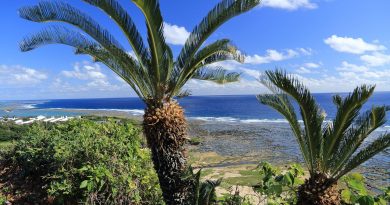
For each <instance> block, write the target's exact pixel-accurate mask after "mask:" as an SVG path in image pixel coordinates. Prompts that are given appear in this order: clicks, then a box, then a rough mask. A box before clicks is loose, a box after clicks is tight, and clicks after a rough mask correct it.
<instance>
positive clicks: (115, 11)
mask: <svg viewBox="0 0 390 205" xmlns="http://www.w3.org/2000/svg"><path fill="white" fill-rule="evenodd" d="M83 1H85V2H86V3H88V4H91V5H93V6H96V7H98V8H100V9H101V10H103V11H104V12H105V13H106V14H107V15H108V16H110V17H111V18H112V19H113V20H114V21H115V22H116V23H117V24H118V26H119V27H120V28H121V29H122V31H123V32H124V34H125V35H126V37H127V39H128V41H129V43H130V45H131V47H132V48H133V51H134V53H135V55H136V56H137V58H138V59H141V60H140V62H141V63H142V65H143V66H149V61H150V53H149V50H148V49H147V48H146V46H145V44H144V41H143V39H142V37H141V34H140V33H139V32H138V29H137V27H136V25H135V24H134V22H133V20H132V18H131V17H130V15H129V14H128V13H127V11H126V10H125V9H124V8H123V7H122V6H121V5H120V4H119V3H118V1H116V0H83Z"/></svg>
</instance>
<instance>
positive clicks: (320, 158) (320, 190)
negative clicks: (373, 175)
mask: <svg viewBox="0 0 390 205" xmlns="http://www.w3.org/2000/svg"><path fill="white" fill-rule="evenodd" d="M260 81H261V83H262V84H264V85H265V86H266V87H268V88H269V89H270V90H271V91H272V92H273V94H263V95H258V96H257V98H258V100H259V101H260V102H261V103H263V104H265V105H269V106H271V107H272V108H273V109H275V110H277V111H278V112H279V113H281V114H282V115H283V116H284V117H285V118H286V119H287V120H288V122H289V123H290V126H291V129H292V131H293V133H294V135H295V137H296V139H297V141H298V144H299V147H300V149H301V152H302V155H303V158H304V160H305V162H306V165H307V168H308V170H309V173H310V177H309V179H307V180H306V181H305V183H304V184H303V185H302V186H301V187H300V188H299V191H298V204H302V205H303V204H319V205H320V204H339V203H340V194H339V192H338V189H337V180H338V179H340V177H342V176H343V175H345V174H346V173H348V172H349V171H351V170H352V169H354V168H356V167H357V166H359V165H360V164H362V163H363V162H365V161H367V160H368V159H370V158H371V157H373V156H374V155H376V154H377V153H379V152H381V151H382V150H384V149H386V148H387V147H389V145H390V133H384V134H382V135H381V136H379V137H378V138H377V139H375V140H374V141H372V142H371V143H369V144H367V145H366V146H361V145H362V143H363V141H364V140H365V139H366V138H367V137H368V136H369V135H370V134H371V133H372V132H373V131H374V130H375V129H377V128H378V127H380V126H382V125H383V124H384V123H385V122H386V111H387V110H389V109H388V107H386V106H378V107H377V106H373V107H372V108H371V109H370V110H368V111H366V112H363V113H360V110H361V108H362V106H363V104H364V103H365V102H366V101H367V100H368V99H369V98H370V96H371V95H372V94H373V92H374V88H375V86H367V85H362V86H360V87H357V88H355V90H354V91H353V92H352V93H350V94H349V95H347V96H346V97H344V98H343V97H341V96H340V95H335V96H334V97H333V102H334V104H335V106H336V107H337V113H336V116H335V118H334V119H333V120H332V121H331V122H328V123H325V122H324V119H325V116H326V114H325V112H324V111H323V110H322V109H321V108H320V107H319V105H318V104H317V103H316V101H315V99H314V97H313V96H312V94H311V93H310V91H309V90H308V89H307V88H306V87H305V86H304V85H303V84H301V83H300V82H299V80H298V79H297V78H294V77H293V76H291V75H288V74H286V73H285V72H284V71H281V70H276V71H267V72H265V75H263V77H261V79H260ZM290 99H293V100H294V101H296V103H297V105H298V107H299V110H300V113H301V116H302V120H303V124H300V123H299V121H298V118H297V115H296V113H295V110H294V106H293V104H292V102H291V101H290Z"/></svg>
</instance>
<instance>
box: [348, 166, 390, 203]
mask: <svg viewBox="0 0 390 205" xmlns="http://www.w3.org/2000/svg"><path fill="white" fill-rule="evenodd" d="M341 181H342V182H343V184H344V186H345V189H343V190H342V191H341V199H342V202H343V204H348V205H353V204H360V205H386V204H388V203H390V186H389V187H387V188H386V189H383V190H382V191H383V193H382V194H380V195H377V196H373V195H372V194H370V192H369V191H368V190H367V188H366V185H365V179H364V177H363V176H362V175H361V174H358V173H351V174H349V175H347V176H344V177H343V178H342V180H341Z"/></svg>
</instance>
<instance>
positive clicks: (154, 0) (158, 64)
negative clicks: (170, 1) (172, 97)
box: [132, 0, 173, 98]
mask: <svg viewBox="0 0 390 205" xmlns="http://www.w3.org/2000/svg"><path fill="white" fill-rule="evenodd" d="M132 1H133V2H134V3H135V4H136V5H137V6H138V7H139V8H140V10H141V11H142V13H143V14H144V16H145V19H146V27H147V29H148V42H149V49H150V51H151V57H152V59H151V64H152V66H151V67H152V68H151V74H153V75H154V76H155V79H154V80H155V82H156V83H155V84H156V90H158V91H157V95H160V96H158V98H162V97H163V94H164V90H159V89H162V88H160V87H161V86H160V84H161V83H165V82H167V81H168V77H169V76H170V73H171V72H172V69H173V56H172V51H171V49H170V47H168V45H167V44H166V42H165V37H164V25H163V19H162V15H161V11H160V4H159V2H158V0H132Z"/></svg>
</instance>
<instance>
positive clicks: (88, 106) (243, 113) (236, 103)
mask: <svg viewBox="0 0 390 205" xmlns="http://www.w3.org/2000/svg"><path fill="white" fill-rule="evenodd" d="M342 95H346V94H342ZM314 96H315V98H316V100H317V102H318V104H319V105H320V107H321V108H322V109H324V111H325V112H326V114H327V117H326V120H331V119H332V118H333V117H334V116H335V113H336V106H335V105H334V104H333V101H332V96H333V94H330V93H321V94H314ZM178 101H179V103H180V105H182V106H183V107H184V109H185V113H186V116H187V117H188V118H189V119H197V120H204V121H220V122H241V123H256V122H259V123H261V122H281V123H285V122H286V120H285V119H284V118H283V116H281V115H280V114H279V113H277V112H276V111H274V110H272V109H271V108H269V107H268V106H265V105H262V104H260V103H259V102H258V101H257V99H256V96H255V95H241V96H233V95H231V96H229V95H224V96H189V97H185V98H182V99H179V100H178ZM373 105H390V92H377V93H375V94H374V95H373V97H372V98H371V99H370V100H369V101H368V102H367V103H366V104H365V105H364V107H363V108H362V111H365V110H367V109H370V108H371V107H372V106H373ZM0 108H2V109H0V115H1V116H19V117H27V116H36V115H44V116H65V115H67V116H74V115H82V114H83V112H82V110H103V111H104V110H107V111H110V110H113V111H123V112H127V113H129V114H130V115H142V114H143V110H144V104H143V102H142V101H141V100H140V99H139V98H101V99H62V100H42V101H7V102H2V103H0ZM7 109H8V110H7ZM66 109H71V110H72V112H68V111H65V110H66ZM5 110H7V111H5ZM77 110H80V112H78V111H77ZM297 114H298V115H299V111H298V110H297ZM388 119H389V120H388V122H387V124H386V126H390V113H389V114H388ZM389 128H390V127H389Z"/></svg>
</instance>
